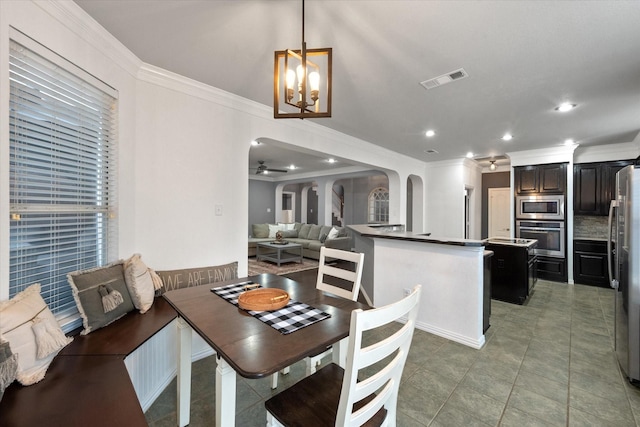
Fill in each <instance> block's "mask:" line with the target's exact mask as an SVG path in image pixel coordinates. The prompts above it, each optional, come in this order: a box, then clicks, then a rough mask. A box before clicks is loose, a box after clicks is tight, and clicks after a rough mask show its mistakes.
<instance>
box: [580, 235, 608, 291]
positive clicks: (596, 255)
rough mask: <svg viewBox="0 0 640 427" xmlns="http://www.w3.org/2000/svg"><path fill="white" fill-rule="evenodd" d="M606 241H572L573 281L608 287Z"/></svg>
mask: <svg viewBox="0 0 640 427" xmlns="http://www.w3.org/2000/svg"><path fill="white" fill-rule="evenodd" d="M607 262H608V259H607V242H603V241H598V240H574V241H573V281H574V282H575V283H580V284H583V285H593V286H600V287H604V288H608V287H609V271H608V268H607Z"/></svg>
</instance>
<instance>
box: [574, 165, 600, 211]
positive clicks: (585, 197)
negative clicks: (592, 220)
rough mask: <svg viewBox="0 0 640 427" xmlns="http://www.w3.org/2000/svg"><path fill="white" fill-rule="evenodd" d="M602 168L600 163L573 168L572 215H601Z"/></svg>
mask: <svg viewBox="0 0 640 427" xmlns="http://www.w3.org/2000/svg"><path fill="white" fill-rule="evenodd" d="M602 173H603V171H602V166H601V164H600V163H589V164H583V165H575V166H574V168H573V189H574V190H573V213H574V214H575V215H602V214H603V212H602V194H603V191H602V184H603V181H604V180H603V179H602Z"/></svg>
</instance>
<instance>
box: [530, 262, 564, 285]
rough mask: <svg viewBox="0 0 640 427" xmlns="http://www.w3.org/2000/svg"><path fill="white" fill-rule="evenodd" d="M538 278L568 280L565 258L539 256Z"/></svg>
mask: <svg viewBox="0 0 640 427" xmlns="http://www.w3.org/2000/svg"><path fill="white" fill-rule="evenodd" d="M537 267H538V268H537V273H538V279H545V280H552V281H554V282H566V281H567V262H566V260H565V259H564V258H553V257H546V256H538V266H537Z"/></svg>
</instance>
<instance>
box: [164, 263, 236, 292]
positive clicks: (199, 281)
mask: <svg viewBox="0 0 640 427" xmlns="http://www.w3.org/2000/svg"><path fill="white" fill-rule="evenodd" d="M156 274H158V276H160V278H161V279H162V282H163V283H164V286H163V287H162V290H161V292H162V293H164V292H168V291H173V290H175V289H183V288H190V287H192V286H201V285H209V284H211V283H216V282H222V281H225V280H231V279H237V278H238V262H237V261H236V262H231V263H229V264H223V265H215V266H211V267H199V268H184V269H181V270H166V271H156Z"/></svg>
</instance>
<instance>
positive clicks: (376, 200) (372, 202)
mask: <svg viewBox="0 0 640 427" xmlns="http://www.w3.org/2000/svg"><path fill="white" fill-rule="evenodd" d="M369 222H370V223H385V224H386V223H389V190H387V189H386V188H383V187H378V188H374V189H373V190H371V193H369Z"/></svg>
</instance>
